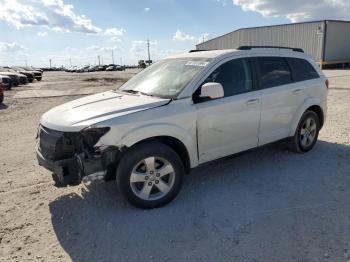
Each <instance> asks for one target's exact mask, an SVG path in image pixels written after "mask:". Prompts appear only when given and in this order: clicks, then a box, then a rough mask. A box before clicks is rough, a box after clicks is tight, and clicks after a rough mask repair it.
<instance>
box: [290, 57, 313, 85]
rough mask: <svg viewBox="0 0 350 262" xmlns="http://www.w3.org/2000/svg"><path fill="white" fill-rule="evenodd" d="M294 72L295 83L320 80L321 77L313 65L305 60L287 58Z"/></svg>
mask: <svg viewBox="0 0 350 262" xmlns="http://www.w3.org/2000/svg"><path fill="white" fill-rule="evenodd" d="M287 60H288V63H289V64H290V66H291V68H292V72H293V79H294V81H296V82H297V81H304V80H309V79H315V78H318V77H319V75H318V73H317V72H316V70H315V69H314V68H313V67H312V65H311V64H310V63H309V62H308V61H307V60H305V59H300V58H287Z"/></svg>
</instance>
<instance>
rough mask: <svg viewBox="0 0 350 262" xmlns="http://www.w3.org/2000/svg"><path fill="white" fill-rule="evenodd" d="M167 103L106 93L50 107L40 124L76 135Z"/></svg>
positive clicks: (152, 98) (141, 96)
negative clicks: (105, 122)
mask: <svg viewBox="0 0 350 262" xmlns="http://www.w3.org/2000/svg"><path fill="white" fill-rule="evenodd" d="M168 102H169V99H162V98H156V97H151V96H144V95H138V94H135V95H134V94H124V93H117V92H114V91H107V92H104V93H99V94H96V95H91V96H87V97H83V98H80V99H77V100H74V101H71V102H68V103H66V104H63V105H60V106H57V107H54V108H53V109H51V110H49V111H48V112H46V113H45V114H44V115H43V116H42V117H41V121H40V122H41V124H42V125H43V126H45V127H48V128H50V129H53V130H57V131H64V132H76V131H80V130H82V129H83V128H85V127H87V126H90V125H93V124H96V123H98V122H101V121H105V120H108V119H111V118H115V117H118V116H123V115H126V114H130V113H135V112H138V111H142V110H146V109H150V108H154V107H158V106H161V105H165V104H167V103H168Z"/></svg>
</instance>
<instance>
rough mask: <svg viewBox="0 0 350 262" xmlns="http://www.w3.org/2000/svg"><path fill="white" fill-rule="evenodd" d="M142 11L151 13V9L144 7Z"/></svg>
mask: <svg viewBox="0 0 350 262" xmlns="http://www.w3.org/2000/svg"><path fill="white" fill-rule="evenodd" d="M143 10H145V12H149V11H151V8H149V7H145V8H144V9H143Z"/></svg>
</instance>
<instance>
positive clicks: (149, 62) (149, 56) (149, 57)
mask: <svg viewBox="0 0 350 262" xmlns="http://www.w3.org/2000/svg"><path fill="white" fill-rule="evenodd" d="M147 51H148V65H150V64H151V55H150V53H149V39H147Z"/></svg>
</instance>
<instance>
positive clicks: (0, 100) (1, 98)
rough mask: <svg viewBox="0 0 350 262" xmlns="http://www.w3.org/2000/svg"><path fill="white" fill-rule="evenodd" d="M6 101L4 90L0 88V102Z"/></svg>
mask: <svg viewBox="0 0 350 262" xmlns="http://www.w3.org/2000/svg"><path fill="white" fill-rule="evenodd" d="M2 102H4V92H3V91H1V90H0V104H2Z"/></svg>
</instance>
